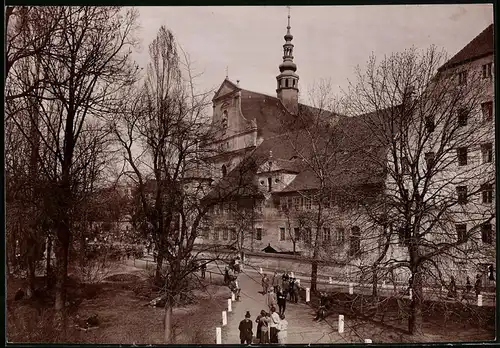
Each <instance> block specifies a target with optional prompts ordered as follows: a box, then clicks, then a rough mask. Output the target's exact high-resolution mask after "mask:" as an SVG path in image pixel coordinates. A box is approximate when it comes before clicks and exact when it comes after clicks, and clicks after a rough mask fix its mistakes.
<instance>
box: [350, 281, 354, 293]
mask: <svg viewBox="0 0 500 348" xmlns="http://www.w3.org/2000/svg"><path fill="white" fill-rule="evenodd" d="M352 294H354V284H353V283H349V295H352Z"/></svg>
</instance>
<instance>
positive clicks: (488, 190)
mask: <svg viewBox="0 0 500 348" xmlns="http://www.w3.org/2000/svg"><path fill="white" fill-rule="evenodd" d="M481 195H482V196H483V203H487V204H489V203H492V202H493V185H491V184H483V185H481Z"/></svg>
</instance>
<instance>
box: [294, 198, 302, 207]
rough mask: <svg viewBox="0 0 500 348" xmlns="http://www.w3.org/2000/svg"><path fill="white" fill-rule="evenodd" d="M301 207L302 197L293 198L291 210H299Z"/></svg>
mask: <svg viewBox="0 0 500 348" xmlns="http://www.w3.org/2000/svg"><path fill="white" fill-rule="evenodd" d="M301 206H302V197H293V208H294V209H295V210H299V209H300V207H301Z"/></svg>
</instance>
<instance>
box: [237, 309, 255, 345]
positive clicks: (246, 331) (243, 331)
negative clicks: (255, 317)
mask: <svg viewBox="0 0 500 348" xmlns="http://www.w3.org/2000/svg"><path fill="white" fill-rule="evenodd" d="M252 328H253V323H252V321H251V320H250V312H249V311H247V312H246V314H245V319H243V320H242V321H240V326H239V327H238V329H239V330H240V341H241V344H251V343H252V338H253V331H252Z"/></svg>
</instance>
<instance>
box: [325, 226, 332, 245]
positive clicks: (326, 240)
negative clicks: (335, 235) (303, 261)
mask: <svg viewBox="0 0 500 348" xmlns="http://www.w3.org/2000/svg"><path fill="white" fill-rule="evenodd" d="M331 237H332V236H331V233H330V228H328V227H325V228H323V241H325V242H329V241H330V240H331V239H332V238H331Z"/></svg>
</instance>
